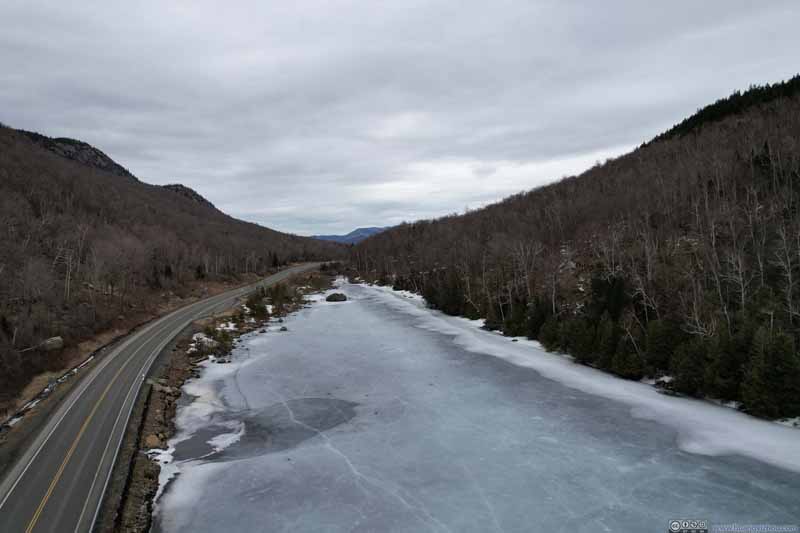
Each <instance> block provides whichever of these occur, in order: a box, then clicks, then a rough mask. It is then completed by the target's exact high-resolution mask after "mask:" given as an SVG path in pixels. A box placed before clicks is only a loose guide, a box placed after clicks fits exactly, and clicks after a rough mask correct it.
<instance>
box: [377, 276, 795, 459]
mask: <svg viewBox="0 0 800 533" xmlns="http://www.w3.org/2000/svg"><path fill="white" fill-rule="evenodd" d="M364 286H365V287H367V288H369V289H371V290H372V291H373V292H374V294H376V295H377V296H378V297H379V298H380V299H381V300H382V301H383V302H385V303H386V304H387V305H389V306H390V307H392V308H393V309H394V310H396V311H400V312H403V313H405V314H408V315H411V316H414V317H416V318H417V319H418V323H417V325H418V326H419V327H421V328H424V329H427V330H430V331H435V332H438V333H442V334H444V335H448V336H452V337H453V342H455V344H457V345H458V346H460V347H462V348H464V349H466V350H468V351H471V352H475V353H483V354H487V355H491V356H494V357H499V358H501V359H504V360H506V361H508V362H510V363H512V364H514V365H517V366H521V367H526V368H531V369H533V370H535V371H537V372H538V373H540V374H541V375H542V376H544V377H546V378H549V379H552V380H554V381H557V382H559V383H561V384H563V385H565V386H567V387H571V388H574V389H578V390H581V391H583V392H586V393H589V394H594V395H597V396H601V397H604V398H608V399H611V400H615V401H619V402H622V403H624V404H626V405H629V406H630V407H631V414H632V415H633V416H634V417H637V418H644V419H648V420H653V421H655V422H658V423H660V424H664V425H666V426H669V427H671V428H673V429H675V430H676V431H677V432H678V439H677V444H678V446H679V447H680V449H682V450H684V451H686V452H689V453H695V454H700V455H728V454H735V455H743V456H746V457H750V458H753V459H757V460H759V461H763V462H765V463H769V464H771V465H774V466H777V467H780V468H784V469H787V470H792V471H795V472H800V432H798V431H797V430H796V429H793V428H791V427H788V424H787V425H781V424H776V423H774V422H769V421H766V420H760V419H757V418H754V417H752V416H749V415H746V414H744V413H741V412H738V411H735V410H733V409H730V408H727V407H723V406H719V405H714V404H712V403H710V402H706V401H702V400H697V399H690V398H679V397H672V396H666V395H664V394H660V393H658V392H657V391H656V389H654V388H653V387H652V386H650V385H647V384H644V383H639V382H634V381H627V380H624V379H620V378H617V377H615V376H612V375H610V374H607V373H605V372H602V371H600V370H596V369H594V368H590V367H587V366H583V365H579V364H576V363H574V362H573V361H572V360H571V358H568V357H564V356H562V355H557V354H551V353H548V352H547V351H546V350H545V349H544V348H543V347H542V345H541V344H539V343H538V342H537V341H532V340H528V339H526V338H524V337H516V338H510V337H506V336H503V335H501V334H500V333H495V332H490V331H486V330H483V329H481V327H482V326H483V320H469V319H466V318H461V317H453V316H448V315H445V314H443V313H441V312H439V311H434V310H431V309H428V308H427V307H426V306H425V301H424V299H423V298H422V297H421V296H419V295H416V294H413V293H410V292H407V291H394V290H392V289H391V288H389V287H380V286H375V285H364ZM512 340H513V341H516V342H511V341H512Z"/></svg>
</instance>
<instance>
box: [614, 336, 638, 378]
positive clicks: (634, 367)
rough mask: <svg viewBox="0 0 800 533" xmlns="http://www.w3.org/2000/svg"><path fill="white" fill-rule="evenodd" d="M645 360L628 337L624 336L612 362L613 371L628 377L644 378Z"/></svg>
mask: <svg viewBox="0 0 800 533" xmlns="http://www.w3.org/2000/svg"><path fill="white" fill-rule="evenodd" d="M643 363H644V362H643V361H642V358H641V357H640V356H639V354H638V352H637V351H636V347H635V346H634V345H633V342H632V341H631V340H630V339H629V338H628V337H622V338H621V339H620V340H619V343H618V344H617V350H616V353H615V354H614V358H613V359H612V362H611V371H612V372H614V373H615V374H617V375H618V376H621V377H623V378H626V379H642V376H643V368H644V364H643Z"/></svg>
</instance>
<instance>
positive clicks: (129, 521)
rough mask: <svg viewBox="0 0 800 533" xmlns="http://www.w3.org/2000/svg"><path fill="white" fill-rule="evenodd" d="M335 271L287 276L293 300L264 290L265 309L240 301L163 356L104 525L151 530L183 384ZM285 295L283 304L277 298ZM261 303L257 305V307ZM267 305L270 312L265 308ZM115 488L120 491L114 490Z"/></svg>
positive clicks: (301, 302) (323, 285) (324, 284)
mask: <svg viewBox="0 0 800 533" xmlns="http://www.w3.org/2000/svg"><path fill="white" fill-rule="evenodd" d="M334 279H335V276H334V275H333V274H332V273H326V272H312V273H305V274H301V275H299V276H295V277H292V278H291V279H290V280H289V281H288V282H285V285H286V287H287V292H288V294H289V295H291V297H290V299H289V301H288V302H287V301H283V296H279V295H277V294H273V295H272V296H269V295H266V296H263V298H264V300H263V302H266V301H269V303H265V304H264V308H263V309H251V308H250V307H251V306H248V303H251V302H252V300H248V302H247V303H243V302H241V301H240V302H239V303H238V304H237V305H236V306H234V307H232V308H231V309H228V310H227V311H225V312H224V313H219V314H217V315H214V316H213V317H209V318H206V319H203V320H199V321H196V322H194V323H193V324H192V325H191V326H189V327H188V328H187V329H186V330H185V331H184V332H182V333H181V335H179V336H178V338H176V340H175V341H174V342H173V343H171V345H170V346H167V347H165V349H164V351H163V352H162V354H161V355H160V356H159V359H162V361H160V364H159V365H158V368H154V370H153V371H152V372H151V377H150V378H149V379H148V380H147V381H146V384H147V387H143V388H142V392H141V393H140V398H139V400H138V401H137V409H136V411H137V416H134V417H132V418H131V423H130V424H129V427H128V430H127V434H126V438H125V443H124V444H123V450H121V455H120V461H119V462H118V464H117V465H116V466H115V471H116V470H120V471H122V470H124V471H125V472H124V479H123V476H122V474H123V472H119V476H116V475H115V478H117V477H118V478H119V479H118V484H121V485H122V486H117V487H116V490H113V489H112V490H110V491H109V494H107V495H106V498H105V501H104V504H103V508H104V509H103V512H102V513H101V519H100V520H99V521H98V524H97V526H98V528H97V529H98V530H99V531H114V532H117V531H124V532H142V531H150V529H151V526H152V524H153V518H154V515H153V513H154V510H155V505H156V503H157V499H158V497H160V495H161V492H162V491H163V489H164V488H166V486H168V482H166V483H164V484H163V486H162V482H161V481H162V471H163V469H164V468H165V467H166V466H167V465H168V464H169V458H170V457H169V454H170V449H169V444H168V442H169V440H170V439H171V438H173V437H174V436H175V434H176V429H177V428H176V425H175V417H176V414H177V410H178V408H179V407H180V405H179V402H180V400H181V398H185V397H186V396H185V394H186V392H185V391H184V390H183V386H184V385H185V384H186V383H187V382H188V381H189V380H190V379H192V378H193V377H196V376H199V375H200V373H201V372H202V371H203V369H204V368H205V366H206V365H209V364H227V363H229V362H230V360H231V359H230V358H231V353H232V350H233V348H234V347H235V345H236V343H237V341H238V339H239V337H241V336H243V335H245V334H248V333H253V332H257V331H260V332H261V333H266V332H267V328H268V327H274V326H276V325H278V324H281V323H282V322H283V317H284V316H287V315H289V314H291V313H294V312H296V311H298V310H299V309H301V308H302V307H304V306H305V305H306V301H305V299H304V297H305V296H307V295H309V294H312V293H319V292H323V291H325V290H327V289H328V288H330V287H331V286H332V284H333V280H334ZM276 298H280V299H281V302H280V303H279V304H278V303H276V302H275V301H274V300H275V299H276ZM257 306H258V304H257V303H256V304H255V305H254V306H253V307H257ZM263 311H266V315H264V314H262V313H263ZM114 492H116V494H113V493H114Z"/></svg>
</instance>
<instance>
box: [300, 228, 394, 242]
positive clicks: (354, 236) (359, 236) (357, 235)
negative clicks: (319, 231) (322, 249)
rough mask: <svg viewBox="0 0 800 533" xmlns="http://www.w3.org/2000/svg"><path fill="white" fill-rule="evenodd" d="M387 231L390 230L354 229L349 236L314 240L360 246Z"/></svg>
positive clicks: (322, 237)
mask: <svg viewBox="0 0 800 533" xmlns="http://www.w3.org/2000/svg"><path fill="white" fill-rule="evenodd" d="M387 229H389V228H385V227H384V228H379V227H371V228H358V229H354V230H353V231H351V232H350V233H348V234H347V235H313V238H314V239H318V240H320V241H333V242H340V243H342V244H358V243H360V242H361V241H363V240H364V239H366V238H367V237H371V236H373V235H377V234H378V233H380V232H382V231H385V230H387Z"/></svg>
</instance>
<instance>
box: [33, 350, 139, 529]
mask: <svg viewBox="0 0 800 533" xmlns="http://www.w3.org/2000/svg"><path fill="white" fill-rule="evenodd" d="M134 355H135V354H134ZM131 359H133V356H131V357H130V358H128V359H127V360H126V361H125V363H123V365H122V366H121V367H119V370H117V373H116V374H114V377H113V378H111V381H109V383H108V385H106V388H105V389H104V390H103V394H101V395H100V398H98V399H97V401H96V402H95V404H94V407H93V408H92V411H91V412H90V413H89V416H88V417H86V420H84V422H83V425H82V426H81V429H80V431H78V435H77V436H76V437H75V440H74V441H72V446H70V448H69V451H68V452H67V455H66V457H64V461H63V462H62V463H61V466H60V467H59V468H58V471H57V472H56V475H55V477H53V480H52V481H51V482H50V486H49V487H48V489H47V492H46V493H45V495H44V498H42V501H41V502H39V507H37V508H36V512H35V513H34V515H33V518H31V521H30V523H29V524H28V527H27V528H26V529H25V533H31V531H33V528H34V527H36V522H37V521H38V520H39V517H40V516H41V514H42V510H44V506H45V505H46V504H47V500H49V499H50V495H51V494H52V493H53V489H55V487H56V484H57V483H58V480H59V479H61V474H63V473H64V468H66V466H67V463H68V462H69V460H70V458H71V457H72V454H73V453H75V449H76V448H77V447H78V441H80V440H81V437H82V436H83V433H84V432H85V431H86V428H87V427H89V422H91V421H92V418H93V417H94V414H95V413H96V412H97V409H98V408H99V407H100V404H101V403H102V401H103V400H104V399H105V397H106V395H107V394H108V391H110V390H111V386H112V385H114V382H115V381H117V378H118V377H119V376H120V374H122V371H123V370H125V367H126V366H128V363H130V361H131Z"/></svg>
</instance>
